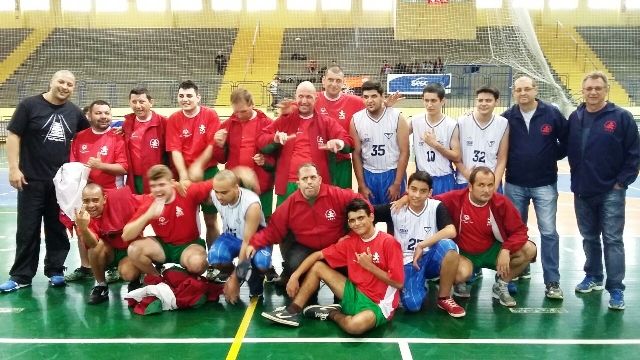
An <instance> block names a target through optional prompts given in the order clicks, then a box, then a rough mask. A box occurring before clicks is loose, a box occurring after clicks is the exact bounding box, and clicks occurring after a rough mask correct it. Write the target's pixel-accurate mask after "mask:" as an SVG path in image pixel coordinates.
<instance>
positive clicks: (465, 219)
mask: <svg viewBox="0 0 640 360" xmlns="http://www.w3.org/2000/svg"><path fill="white" fill-rule="evenodd" d="M462 222H463V223H465V224H473V221H471V218H470V217H469V215H462Z"/></svg>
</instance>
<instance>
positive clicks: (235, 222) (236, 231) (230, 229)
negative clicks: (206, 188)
mask: <svg viewBox="0 0 640 360" xmlns="http://www.w3.org/2000/svg"><path fill="white" fill-rule="evenodd" d="M211 198H212V199H213V204H214V205H215V206H216V209H218V213H220V217H221V218H222V232H223V233H227V234H231V235H233V236H235V237H237V238H238V239H240V240H242V239H243V238H244V225H245V222H246V221H245V216H246V214H247V210H248V209H249V206H251V205H252V204H255V203H258V204H259V205H260V207H262V205H261V204H260V198H259V197H258V195H256V193H254V192H253V191H251V190H247V189H244V188H240V195H239V197H238V202H236V203H235V204H229V205H222V204H220V202H219V201H218V199H216V195H215V192H214V191H211ZM260 226H262V227H265V226H267V224H266V222H265V221H264V215H263V214H262V211H260Z"/></svg>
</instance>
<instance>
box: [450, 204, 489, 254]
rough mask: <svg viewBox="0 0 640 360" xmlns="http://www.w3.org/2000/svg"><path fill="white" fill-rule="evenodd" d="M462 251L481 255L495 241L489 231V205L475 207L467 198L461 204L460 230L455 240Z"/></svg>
mask: <svg viewBox="0 0 640 360" xmlns="http://www.w3.org/2000/svg"><path fill="white" fill-rule="evenodd" d="M456 240H457V244H458V246H459V247H460V249H462V250H463V251H466V252H468V253H470V254H480V253H483V252H485V251H487V250H489V248H490V247H491V246H492V245H493V243H494V242H495V241H496V239H495V237H494V235H493V230H492V229H491V207H490V206H489V204H488V203H487V204H485V205H484V206H476V205H474V204H472V203H471V200H469V198H468V197H467V199H466V200H463V202H462V211H461V212H460V230H459V232H458V237H457V238H456Z"/></svg>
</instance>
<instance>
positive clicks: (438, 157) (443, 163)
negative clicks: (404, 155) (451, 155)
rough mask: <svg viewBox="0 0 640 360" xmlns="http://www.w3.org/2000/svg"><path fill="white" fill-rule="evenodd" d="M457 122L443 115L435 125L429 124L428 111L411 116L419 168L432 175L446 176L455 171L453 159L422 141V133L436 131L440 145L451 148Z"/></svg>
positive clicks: (414, 146)
mask: <svg viewBox="0 0 640 360" xmlns="http://www.w3.org/2000/svg"><path fill="white" fill-rule="evenodd" d="M457 124H458V123H457V122H456V121H455V120H453V119H452V118H450V117H448V116H446V115H443V116H442V119H441V120H440V121H438V123H437V124H436V125H435V126H432V125H431V124H429V122H428V121H427V114H426V113H424V114H418V115H414V116H412V117H411V126H412V127H413V151H414V153H415V155H416V169H417V170H421V171H426V172H428V173H429V175H431V176H445V175H449V174H451V173H452V172H453V168H452V167H451V161H450V160H449V159H447V158H446V157H444V156H442V154H440V153H439V152H438V151H436V150H434V149H433V148H432V147H431V146H429V145H427V144H426V143H425V142H424V141H422V134H424V133H425V131H431V132H434V133H435V135H436V140H438V142H439V143H440V145H442V146H444V148H445V149H451V137H452V136H453V131H454V130H455V129H456V126H457Z"/></svg>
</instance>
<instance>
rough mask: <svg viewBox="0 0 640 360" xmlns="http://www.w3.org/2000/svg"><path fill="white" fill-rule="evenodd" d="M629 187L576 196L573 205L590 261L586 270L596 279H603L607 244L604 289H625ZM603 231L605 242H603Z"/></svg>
mask: <svg viewBox="0 0 640 360" xmlns="http://www.w3.org/2000/svg"><path fill="white" fill-rule="evenodd" d="M626 194H627V190H625V189H622V190H616V189H611V190H609V192H607V193H605V194H602V195H596V196H589V197H584V196H577V195H576V196H574V206H575V209H576V218H577V220H578V229H579V230H580V235H582V247H583V249H584V254H585V256H586V258H587V261H586V262H585V264H584V272H585V273H586V275H587V276H592V277H594V278H595V280H596V281H603V280H604V273H603V269H602V245H603V244H604V265H605V267H606V269H607V282H606V283H605V289H607V290H608V291H611V290H613V289H620V290H624V289H625V286H624V284H622V280H624V273H625V257H624V242H623V241H622V232H623V230H624V208H625V201H626V199H625V196H626ZM600 234H602V243H601V242H600Z"/></svg>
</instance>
